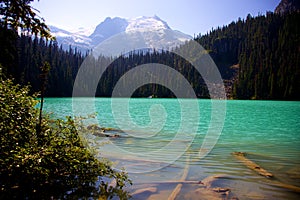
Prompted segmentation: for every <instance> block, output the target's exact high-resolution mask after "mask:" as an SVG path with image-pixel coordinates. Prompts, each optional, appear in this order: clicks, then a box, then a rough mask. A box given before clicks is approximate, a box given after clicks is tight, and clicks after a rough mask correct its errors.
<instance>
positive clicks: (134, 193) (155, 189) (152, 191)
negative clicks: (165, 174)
mask: <svg viewBox="0 0 300 200" xmlns="http://www.w3.org/2000/svg"><path fill="white" fill-rule="evenodd" d="M145 192H150V193H156V192H157V188H156V187H148V188H142V189H138V190H136V191H134V192H133V193H131V195H138V194H142V193H145Z"/></svg>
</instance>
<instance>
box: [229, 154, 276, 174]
mask: <svg viewBox="0 0 300 200" xmlns="http://www.w3.org/2000/svg"><path fill="white" fill-rule="evenodd" d="M232 154H233V155H234V156H235V157H236V158H237V159H238V160H240V161H242V162H243V164H244V165H246V166H247V167H248V168H250V169H252V170H254V171H256V172H257V173H258V174H260V175H262V176H265V177H267V178H271V177H273V174H272V173H270V172H268V171H267V170H265V169H264V168H262V167H261V166H259V165H258V164H256V163H255V162H253V161H251V160H249V159H248V158H246V157H245V156H246V153H244V152H233V153H232Z"/></svg>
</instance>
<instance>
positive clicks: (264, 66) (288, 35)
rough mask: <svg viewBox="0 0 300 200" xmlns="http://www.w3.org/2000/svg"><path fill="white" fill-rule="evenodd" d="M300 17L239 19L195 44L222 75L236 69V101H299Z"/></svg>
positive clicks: (287, 15) (286, 15)
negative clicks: (206, 51)
mask: <svg viewBox="0 0 300 200" xmlns="http://www.w3.org/2000/svg"><path fill="white" fill-rule="evenodd" d="M299 23H300V13H299V12H294V13H289V14H285V15H279V14H273V13H271V12H269V13H267V15H266V16H264V15H262V16H258V17H255V18H254V17H251V16H250V15H249V16H248V17H247V19H246V20H241V19H239V20H238V21H237V22H232V23H231V24H229V25H228V26H224V27H222V28H217V29H216V30H213V31H211V32H210V33H208V34H207V35H204V36H198V37H197V38H196V41H198V42H199V43H200V44H202V45H203V47H204V48H205V49H207V50H209V52H210V55H211V56H212V58H213V59H214V61H215V62H216V64H217V65H218V67H219V68H221V69H224V68H225V71H223V70H221V73H222V75H224V74H225V73H226V71H227V70H229V69H230V68H238V76H237V77H231V78H230V79H231V80H233V82H234V87H233V90H232V95H233V97H234V98H237V99H298V100H299V99H300V66H299V64H300V63H299V61H300V57H299V53H300V34H299V27H300V24H299Z"/></svg>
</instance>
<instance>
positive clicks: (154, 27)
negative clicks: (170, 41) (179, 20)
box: [125, 15, 170, 32]
mask: <svg viewBox="0 0 300 200" xmlns="http://www.w3.org/2000/svg"><path fill="white" fill-rule="evenodd" d="M165 29H170V27H169V26H168V24H167V23H166V22H164V21H162V20H161V19H160V18H159V17H157V16H156V15H155V16H154V17H145V16H141V17H137V18H133V19H129V20H128V26H127V27H126V30H125V32H148V31H159V30H165Z"/></svg>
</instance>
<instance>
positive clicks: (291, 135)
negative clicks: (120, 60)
mask: <svg viewBox="0 0 300 200" xmlns="http://www.w3.org/2000/svg"><path fill="white" fill-rule="evenodd" d="M127 100H128V102H129V106H128V113H126V112H124V105H123V104H120V103H124V102H125V103H126V101H127ZM114 101H116V103H115V104H114V106H115V107H114V108H111V105H112V100H111V99H109V98H77V99H72V98H47V99H46V100H45V104H44V105H45V108H44V110H46V111H48V112H53V113H54V116H55V117H63V116H66V115H70V116H73V115H74V114H75V115H82V116H85V115H87V114H91V113H94V112H97V119H96V121H91V122H90V123H94V122H97V123H98V124H99V125H100V126H102V127H113V128H117V129H119V128H120V126H123V128H122V130H124V132H120V133H118V134H120V135H121V136H122V137H121V138H110V139H109V138H105V139H103V138H99V137H95V136H92V135H88V136H86V138H87V139H88V141H89V142H90V147H91V148H93V149H94V150H96V152H97V153H98V154H97V156H99V157H101V156H104V157H109V158H110V159H112V160H113V161H115V167H116V168H117V169H120V168H122V167H125V168H126V170H127V171H129V172H130V173H129V175H130V178H131V179H132V180H133V183H134V185H133V186H132V187H130V188H129V190H130V191H131V192H135V191H137V190H138V189H142V188H144V189H145V188H150V189H149V191H144V192H141V193H138V194H135V195H133V198H134V199H147V198H149V199H166V198H168V196H169V195H170V194H171V193H172V191H173V190H174V188H175V187H176V186H177V183H166V181H176V180H180V179H183V180H190V181H201V180H203V179H205V178H207V177H210V176H215V175H220V174H221V175H222V176H221V177H220V178H218V179H216V180H215V181H213V182H212V184H211V187H210V188H214V187H223V188H224V187H225V188H230V189H231V192H230V194H229V195H227V196H226V195H225V196H224V195H223V196H222V195H219V196H220V198H229V199H230V198H233V197H238V198H239V199H299V197H300V195H299V193H295V192H293V191H292V190H290V189H286V188H282V187H281V186H278V184H277V183H280V184H288V185H293V186H297V187H300V102H283V101H216V100H215V101H211V100H182V101H181V100H180V101H179V100H178V99H130V100H129V99H117V100H114ZM212 102H214V103H216V104H218V103H221V104H222V105H225V106H226V110H225V111H226V116H225V118H224V122H223V121H222V118H213V117H212V116H213V114H212V110H213V112H215V113H216V114H217V115H218V114H220V115H222V113H223V112H222V110H214V109H213V108H214V107H213V104H212ZM72 104H73V107H72ZM159 105H160V106H159ZM195 105H197V106H198V107H197V109H199V113H200V114H199V116H198V114H197V109H196V108H195ZM181 106H185V107H186V109H181ZM149 110H150V112H149ZM150 115H152V116H153V117H152V118H151V117H150ZM212 118H213V121H214V122H216V123H215V124H212V125H210V123H211V120H212ZM129 119H131V121H128V120H129ZM132 122H133V124H130V123H132ZM182 123H184V124H182ZM223 123H224V126H223V128H222V131H221V135H220V137H219V138H218V140H216V141H217V143H216V145H214V142H213V141H214V140H213V139H214V137H217V136H218V134H217V132H218V129H217V128H216V127H215V125H217V126H222V125H223ZM131 125H132V126H131ZM124 127H125V128H124ZM208 131H211V132H210V133H208ZM207 135H209V136H210V137H211V138H212V140H208V142H210V141H212V142H211V144H210V143H209V145H208V146H205V148H203V149H202V151H203V152H206V153H208V154H207V155H206V156H204V157H199V150H200V148H201V145H202V143H203V141H204V138H205V137H206V136H207ZM103 142H105V143H103ZM207 147H209V148H207ZM210 147H213V148H212V150H211V151H210ZM235 151H240V152H247V153H248V154H247V158H248V159H250V160H252V161H254V162H255V163H257V164H259V165H260V166H261V167H262V168H264V169H266V170H267V171H269V172H271V173H273V174H274V178H265V177H263V176H261V175H259V174H257V173H256V172H255V171H253V170H251V169H249V168H247V167H246V166H245V165H244V164H243V163H242V162H241V161H239V160H237V159H236V158H235V157H234V156H233V155H232V154H231V153H232V152H235ZM184 172H185V173H187V175H186V177H183V175H184ZM276 184H277V185H276ZM151 188H152V189H151ZM153 188H154V189H155V190H154V189H153ZM210 192H211V189H204V188H203V186H202V185H201V184H183V185H182V187H181V190H180V192H179V194H178V195H177V199H205V198H206V197H207V199H209V195H210ZM207 193H209V194H207ZM212 193H213V194H214V192H212ZM217 199H218V198H217Z"/></svg>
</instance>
